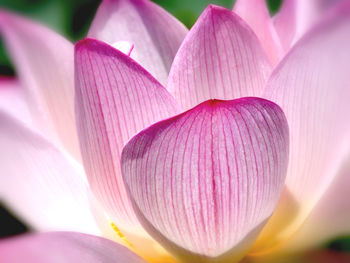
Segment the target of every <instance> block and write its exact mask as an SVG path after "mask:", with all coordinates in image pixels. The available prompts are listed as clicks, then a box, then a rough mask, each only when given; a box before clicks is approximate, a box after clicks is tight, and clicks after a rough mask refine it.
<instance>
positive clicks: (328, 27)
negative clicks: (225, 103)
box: [265, 2, 350, 245]
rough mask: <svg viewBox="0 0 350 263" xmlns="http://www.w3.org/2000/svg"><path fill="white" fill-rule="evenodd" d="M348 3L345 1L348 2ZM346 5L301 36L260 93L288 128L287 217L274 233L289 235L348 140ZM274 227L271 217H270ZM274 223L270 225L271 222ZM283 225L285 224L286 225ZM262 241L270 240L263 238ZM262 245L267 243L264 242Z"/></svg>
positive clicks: (349, 18) (349, 26)
mask: <svg viewBox="0 0 350 263" xmlns="http://www.w3.org/2000/svg"><path fill="white" fill-rule="evenodd" d="M349 3H350V2H349ZM349 32H350V4H348V5H344V6H342V7H341V8H339V9H338V10H337V12H334V13H332V15H330V16H328V17H327V18H325V20H324V21H323V22H322V23H320V24H319V25H318V26H317V27H316V28H314V29H313V30H312V31H311V32H310V33H309V34H307V35H306V36H305V37H303V38H302V39H301V40H300V41H299V42H298V43H297V44H296V45H295V46H294V48H293V49H292V50H291V51H290V52H289V54H288V55H287V56H286V57H285V58H284V59H283V61H282V62H281V63H280V64H279V66H278V67H277V68H276V69H275V70H274V72H273V73H272V76H271V78H270V80H269V81H268V84H267V88H266V91H265V97H266V98H267V99H270V100H272V101H274V102H276V103H277V104H278V105H280V106H281V107H282V109H283V111H284V112H285V114H286V117H287V120H288V124H289V127H290V141H291V147H290V159H289V166H288V167H289V168H288V174H287V179H286V193H287V194H288V198H286V199H285V200H284V201H286V203H284V201H283V202H282V203H281V204H280V208H281V209H284V210H285V211H284V212H281V211H282V210H280V211H278V210H277V211H276V218H277V217H278V216H277V215H281V214H282V213H286V210H290V211H289V213H291V214H290V215H289V220H290V221H291V224H290V222H280V224H279V227H283V231H282V229H276V233H275V234H276V235H277V236H278V238H280V239H282V240H283V239H284V238H289V237H290V235H291V234H293V233H294V232H295V230H296V229H297V228H298V227H300V225H301V224H302V223H303V221H304V220H305V219H306V217H307V216H308V215H309V213H310V211H311V209H312V208H313V207H314V205H315V204H316V203H317V201H319V199H320V198H321V196H322V195H323V193H324V192H325V191H326V190H327V188H328V187H329V186H330V184H331V183H332V181H333V179H334V178H335V176H336V174H337V172H338V170H339V168H340V166H341V164H342V162H343V161H344V159H345V157H346V153H347V151H348V149H349V145H350V144H349V142H350V140H349V139H350V136H349V135H350V122H349V121H347V120H348V117H349V116H348V114H349V112H350V104H349V101H350V89H349V83H350V75H349V68H350V52H349V47H350V34H349ZM271 222H272V223H271V226H272V227H276V225H277V224H276V221H275V222H274V221H271ZM274 224H275V226H273V225H274ZM286 224H287V225H286ZM268 240H269V241H267V242H266V243H268V242H270V241H272V240H273V239H272V238H271V237H268ZM265 245H267V244H265Z"/></svg>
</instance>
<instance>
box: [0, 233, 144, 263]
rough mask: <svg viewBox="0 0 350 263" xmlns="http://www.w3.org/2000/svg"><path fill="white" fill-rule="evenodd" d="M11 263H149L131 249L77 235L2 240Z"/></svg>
mask: <svg viewBox="0 0 350 263" xmlns="http://www.w3.org/2000/svg"><path fill="white" fill-rule="evenodd" d="M0 255H1V260H2V262H4V263H5V262H7V263H22V262H35V263H62V262H65V263H86V262H91V263H92V262H96V263H97V262H99V263H102V262H103V263H113V262H114V263H116V262H117V263H142V262H143V263H145V261H144V260H142V259H141V258H140V257H139V256H137V255H136V254H134V253H133V252H131V251H130V250H128V249H127V248H125V247H123V246H121V245H119V244H117V243H114V242H113V241H110V240H108V239H104V238H101V237H97V236H91V235H85V234H81V233H74V232H49V233H41V234H28V235H23V236H18V237H13V238H9V239H3V240H1V241H0Z"/></svg>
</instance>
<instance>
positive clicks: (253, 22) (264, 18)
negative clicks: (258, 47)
mask: <svg viewBox="0 0 350 263" xmlns="http://www.w3.org/2000/svg"><path fill="white" fill-rule="evenodd" d="M233 11H234V12H235V13H237V14H238V15H239V16H240V17H242V18H243V19H244V21H246V22H247V23H248V24H249V26H250V27H251V28H252V29H253V30H254V32H255V34H256V35H257V36H258V38H259V40H260V42H261V44H262V46H263V47H264V49H265V52H266V54H267V55H268V56H269V59H270V61H271V63H272V64H274V65H275V64H276V63H277V62H279V60H280V58H281V57H282V55H283V49H282V46H281V43H280V40H279V37H278V35H277V32H276V30H275V27H274V25H273V23H272V19H271V17H270V14H269V10H268V9H267V5H266V1H265V0H237V1H236V3H235V5H234V9H233Z"/></svg>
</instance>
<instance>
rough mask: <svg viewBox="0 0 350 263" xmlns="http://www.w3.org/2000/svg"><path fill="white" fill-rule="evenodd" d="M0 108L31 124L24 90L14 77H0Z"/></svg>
mask: <svg viewBox="0 0 350 263" xmlns="http://www.w3.org/2000/svg"><path fill="white" fill-rule="evenodd" d="M0 110H1V111H3V112H6V113H8V114H9V115H10V116H12V117H13V118H16V119H17V120H20V121H22V122H23V123H26V124H29V125H33V122H32V117H31V115H30V112H29V109H28V105H27V103H26V100H25V95H24V90H23V88H22V87H21V86H20V83H19V81H18V80H17V79H15V78H12V77H0Z"/></svg>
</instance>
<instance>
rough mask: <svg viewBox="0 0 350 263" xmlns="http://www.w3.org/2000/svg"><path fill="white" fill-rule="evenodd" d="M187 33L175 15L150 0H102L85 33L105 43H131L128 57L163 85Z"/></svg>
mask: <svg viewBox="0 0 350 263" xmlns="http://www.w3.org/2000/svg"><path fill="white" fill-rule="evenodd" d="M187 32H188V30H187V29H186V28H185V26H184V25H182V24H181V23H180V22H179V21H178V20H177V19H176V18H174V17H173V16H172V15H170V14H169V13H167V12H166V11H165V10H164V9H162V8H161V7H159V6H157V5H156V4H154V3H152V2H151V1H148V0H104V1H103V2H102V4H101V6H100V7H99V9H98V11H97V14H96V16H95V19H94V21H93V22H92V25H91V28H90V31H89V33H88V36H89V37H93V38H97V39H100V40H102V41H104V42H107V43H109V44H114V43H115V42H117V41H129V42H131V43H134V44H135V49H134V51H133V53H132V57H133V58H134V59H135V60H136V61H137V62H139V63H140V64H141V65H142V66H143V67H145V68H146V69H147V70H148V71H149V72H150V73H151V74H152V75H153V76H155V77H156V78H157V79H158V80H159V81H160V82H161V83H163V84H165V82H166V80H167V77H168V73H169V70H170V66H171V63H172V62H173V59H174V57H175V54H176V52H177V50H178V48H179V46H180V44H181V42H182V40H183V39H184V37H185V36H186V34H187Z"/></svg>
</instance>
